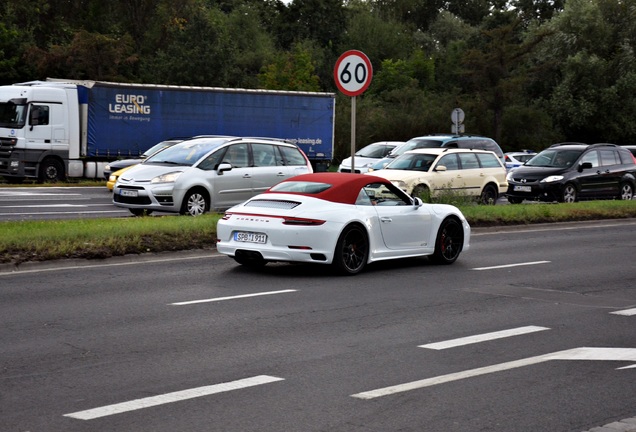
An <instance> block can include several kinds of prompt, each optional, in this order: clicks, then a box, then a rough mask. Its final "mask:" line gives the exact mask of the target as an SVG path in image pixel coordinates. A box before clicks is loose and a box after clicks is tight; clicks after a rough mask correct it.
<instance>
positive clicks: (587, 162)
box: [104, 134, 636, 215]
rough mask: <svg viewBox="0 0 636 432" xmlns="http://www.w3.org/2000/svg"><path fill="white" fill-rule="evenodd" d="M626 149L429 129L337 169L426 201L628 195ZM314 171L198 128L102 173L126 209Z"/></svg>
mask: <svg viewBox="0 0 636 432" xmlns="http://www.w3.org/2000/svg"><path fill="white" fill-rule="evenodd" d="M634 154H636V146H631V148H630V146H625V147H621V146H617V145H614V144H606V143H601V144H594V145H587V144H583V143H560V144H555V145H553V146H551V147H550V148H548V149H545V150H543V151H541V152H539V153H536V152H533V151H529V150H524V151H521V152H509V153H505V154H504V153H503V151H502V150H501V148H500V147H499V145H498V144H497V143H496V142H495V141H494V140H492V139H491V138H487V137H482V136H472V135H460V136H457V135H449V134H437V135H426V136H420V137H415V138H412V139H410V140H408V141H406V142H399V141H380V142H376V143H372V144H370V145H368V146H365V147H364V148H362V149H361V150H359V151H358V152H356V154H355V157H354V161H355V167H352V166H351V158H347V159H345V160H343V162H342V163H341V164H340V166H339V167H338V172H340V173H351V172H352V171H353V172H355V173H366V174H372V175H374V176H377V177H380V178H384V179H387V180H389V181H391V183H392V184H394V185H396V186H397V187H398V188H400V189H401V190H402V191H403V192H405V193H407V194H408V195H412V196H416V197H419V198H421V199H423V200H425V201H429V200H437V199H440V197H442V196H443V195H444V194H446V195H450V196H462V197H471V198H474V199H476V200H477V201H478V202H480V203H484V204H494V203H496V202H497V200H498V199H499V198H500V197H502V196H506V197H507V199H508V201H509V202H510V203H513V204H517V203H520V202H522V201H524V200H532V201H559V202H574V201H578V200H580V199H599V198H605V199H608V198H609V199H632V198H633V196H634V191H635V190H636V165H635V164H636V156H634ZM120 168H121V170H119V169H120ZM115 170H118V171H115ZM113 171H114V172H113ZM312 171H313V170H312V167H311V164H310V163H309V161H308V158H307V157H306V155H305V154H304V153H303V152H302V150H300V149H299V148H298V147H297V146H296V145H294V144H292V143H288V142H285V141H283V140H278V139H267V138H246V137H228V136H198V137H194V138H190V139H173V140H166V141H163V142H161V143H158V144H157V145H156V146H154V147H152V148H150V149H148V150H147V151H146V152H144V154H143V155H142V156H141V157H140V158H138V159H127V160H123V161H116V162H113V163H111V164H109V166H107V167H106V169H105V171H104V175H105V176H108V182H107V187H108V188H109V189H111V190H112V191H113V203H114V204H115V205H116V206H118V207H124V208H127V209H129V211H130V212H131V213H132V214H134V215H143V214H150V213H152V212H154V211H161V212H171V213H181V214H188V215H198V214H202V213H204V212H206V211H210V210H217V211H218V210H224V209H227V208H229V207H232V206H233V205H236V204H238V203H241V202H243V201H245V200H247V199H249V198H251V197H252V196H254V195H256V194H258V193H261V192H263V191H265V190H267V189H268V188H270V187H272V186H274V185H275V184H277V183H279V182H280V181H282V180H284V179H287V178H290V177H293V176H295V175H298V174H304V173H311V172H312Z"/></svg>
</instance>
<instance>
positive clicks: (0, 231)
mask: <svg viewBox="0 0 636 432" xmlns="http://www.w3.org/2000/svg"><path fill="white" fill-rule="evenodd" d="M458 205H459V207H460V208H461V210H462V212H464V214H465V215H466V218H467V219H468V221H469V223H470V224H471V226H473V227H478V226H498V225H526V224H533V223H549V222H567V221H585V220H597V219H623V218H636V201H589V202H581V203H574V204H534V203H533V204H519V205H495V206H484V205H475V204H472V203H460V204H458ZM220 217H221V215H220V214H206V215H203V216H199V217H195V218H193V217H186V216H164V217H140V218H134V217H129V218H110V219H108V218H107V219H74V220H59V221H23V222H3V223H0V263H13V264H20V263H23V262H26V261H45V260H53V259H63V258H108V257H112V256H118V255H125V254H140V253H146V252H164V251H178V250H189V249H206V248H207V249H211V248H213V247H214V246H215V239H216V222H217V221H218V219H219V218H220Z"/></svg>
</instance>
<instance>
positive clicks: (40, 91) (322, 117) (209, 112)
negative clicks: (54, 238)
mask: <svg viewBox="0 0 636 432" xmlns="http://www.w3.org/2000/svg"><path fill="white" fill-rule="evenodd" d="M334 119H335V94H334V93H322V92H297V91H276V90H250V89H229V88H215V87H189V86H188V87H186V86H169V85H152V84H127V83H113V82H102V81H77V80H60V79H47V80H46V81H31V82H26V83H20V84H14V85H9V86H0V176H4V177H5V179H7V180H8V181H10V182H15V183H17V182H20V181H22V180H24V179H27V178H32V179H39V180H40V181H54V180H61V179H63V178H66V177H85V178H99V177H101V173H102V172H103V167H104V166H105V165H106V164H108V162H112V161H113V160H116V159H119V158H130V157H135V156H138V155H140V154H141V153H143V152H144V151H145V150H147V149H148V148H150V147H152V146H153V145H154V144H156V143H158V142H160V141H164V140H166V139H171V138H186V137H191V136H196V135H231V136H250V137H256V136H258V137H270V138H279V139H284V140H287V141H290V142H292V143H295V144H297V145H298V146H299V147H300V148H301V149H302V150H303V151H304V152H305V154H306V155H307V157H308V158H309V160H310V161H311V162H312V165H313V167H314V170H315V171H323V170H325V169H326V168H327V167H328V166H329V164H330V162H331V159H332V157H333V146H334Z"/></svg>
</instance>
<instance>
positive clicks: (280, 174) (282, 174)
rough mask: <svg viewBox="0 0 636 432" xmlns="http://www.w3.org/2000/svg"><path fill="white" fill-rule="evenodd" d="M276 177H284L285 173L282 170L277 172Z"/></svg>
mask: <svg viewBox="0 0 636 432" xmlns="http://www.w3.org/2000/svg"><path fill="white" fill-rule="evenodd" d="M276 175H277V176H278V177H285V173H284V172H279V173H278V174H276Z"/></svg>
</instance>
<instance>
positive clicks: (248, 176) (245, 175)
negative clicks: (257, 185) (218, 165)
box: [243, 174, 252, 179]
mask: <svg viewBox="0 0 636 432" xmlns="http://www.w3.org/2000/svg"><path fill="white" fill-rule="evenodd" d="M243 178H246V179H248V178H252V176H251V175H249V174H243Z"/></svg>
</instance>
